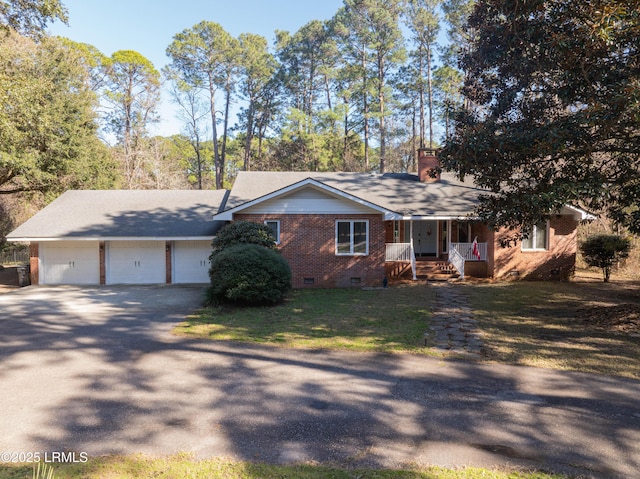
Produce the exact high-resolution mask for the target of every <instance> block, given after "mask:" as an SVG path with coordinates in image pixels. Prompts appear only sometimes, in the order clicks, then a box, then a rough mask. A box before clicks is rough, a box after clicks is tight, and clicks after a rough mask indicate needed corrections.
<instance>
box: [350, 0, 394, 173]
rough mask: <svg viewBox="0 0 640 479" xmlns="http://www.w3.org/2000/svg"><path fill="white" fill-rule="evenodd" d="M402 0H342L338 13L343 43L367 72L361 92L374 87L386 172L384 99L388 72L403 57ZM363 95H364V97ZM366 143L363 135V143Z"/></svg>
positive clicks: (381, 157)
mask: <svg viewBox="0 0 640 479" xmlns="http://www.w3.org/2000/svg"><path fill="white" fill-rule="evenodd" d="M402 7H403V1H402V0H345V6H344V9H343V10H342V13H341V14H340V17H341V18H340V20H339V21H340V23H341V25H342V26H341V27H340V28H339V31H341V32H342V34H343V39H342V44H343V46H344V45H345V44H346V45H348V46H347V51H349V52H352V53H350V54H353V53H355V55H356V56H358V57H360V61H361V62H362V63H361V73H362V74H364V75H366V77H365V81H364V82H363V83H364V85H363V92H365V95H366V94H367V92H368V88H369V86H372V87H373V97H374V100H375V108H376V117H377V122H378V131H379V142H380V149H379V153H380V164H379V170H380V172H381V173H384V172H385V155H386V145H387V130H386V117H387V115H388V112H387V100H388V98H389V97H390V85H389V81H390V76H391V75H390V73H391V72H392V71H393V70H394V69H395V68H397V67H398V66H399V65H401V64H402V63H403V62H404V60H405V57H406V50H405V48H404V38H403V36H402V32H401V30H400V15H401V13H402ZM365 98H366V97H365ZM367 109H368V106H366V107H365V111H366V110H367ZM366 142H367V140H366V138H365V143H366Z"/></svg>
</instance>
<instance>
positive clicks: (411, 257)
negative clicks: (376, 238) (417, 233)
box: [385, 243, 416, 279]
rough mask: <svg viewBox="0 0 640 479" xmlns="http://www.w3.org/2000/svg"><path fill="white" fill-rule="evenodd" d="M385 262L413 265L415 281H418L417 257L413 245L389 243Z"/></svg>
mask: <svg viewBox="0 0 640 479" xmlns="http://www.w3.org/2000/svg"><path fill="white" fill-rule="evenodd" d="M386 245H387V250H386V254H385V261H398V262H403V263H411V272H412V273H413V279H416V255H415V252H414V250H413V243H387V244H386Z"/></svg>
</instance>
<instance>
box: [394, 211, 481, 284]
mask: <svg viewBox="0 0 640 479" xmlns="http://www.w3.org/2000/svg"><path fill="white" fill-rule="evenodd" d="M483 232H484V228H483V227H482V225H481V224H480V223H477V222H470V221H460V220H457V219H413V218H411V219H408V220H399V221H387V222H386V223H385V241H386V254H385V262H386V264H387V267H386V270H387V277H388V278H390V279H395V278H401V277H410V278H412V279H414V280H416V279H418V278H427V279H438V278H440V279H447V278H451V277H454V276H455V275H458V276H459V277H461V278H464V277H465V274H466V275H468V276H474V277H486V276H487V250H488V248H487V243H486V242H479V241H477V238H478V235H479V234H482V233H483ZM472 235H473V236H472ZM472 237H473V238H474V239H473V241H472V240H470V238H472Z"/></svg>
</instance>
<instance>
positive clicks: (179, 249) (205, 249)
mask: <svg viewBox="0 0 640 479" xmlns="http://www.w3.org/2000/svg"><path fill="white" fill-rule="evenodd" d="M210 254H211V241H176V242H175V243H174V247H173V282H174V283H208V282H209V255H210Z"/></svg>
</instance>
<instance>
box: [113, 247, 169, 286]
mask: <svg viewBox="0 0 640 479" xmlns="http://www.w3.org/2000/svg"><path fill="white" fill-rule="evenodd" d="M165 258H166V256H165V242H164V241H109V242H108V243H107V284H161V283H165V282H166V280H167V278H166V260H165Z"/></svg>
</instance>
